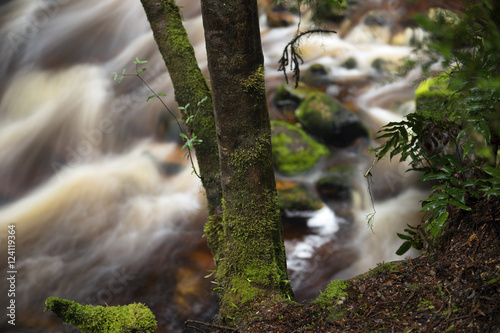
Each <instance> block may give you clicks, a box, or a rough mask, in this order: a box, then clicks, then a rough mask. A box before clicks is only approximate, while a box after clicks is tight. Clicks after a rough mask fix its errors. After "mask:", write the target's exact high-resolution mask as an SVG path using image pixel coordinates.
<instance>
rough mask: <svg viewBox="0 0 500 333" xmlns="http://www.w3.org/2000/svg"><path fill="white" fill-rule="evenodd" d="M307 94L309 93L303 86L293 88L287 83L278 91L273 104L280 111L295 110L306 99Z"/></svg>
mask: <svg viewBox="0 0 500 333" xmlns="http://www.w3.org/2000/svg"><path fill="white" fill-rule="evenodd" d="M307 94H308V91H307V89H304V88H303V84H301V85H299V86H298V87H297V88H293V87H292V86H291V85H290V84H288V83H286V82H285V83H282V84H281V85H280V86H279V87H278V89H276V92H275V93H274V96H273V98H272V102H273V104H274V105H275V106H276V107H277V108H278V109H280V110H283V109H285V110H295V109H296V108H297V107H298V106H299V105H300V103H302V101H303V100H304V99H305V98H306V96H307Z"/></svg>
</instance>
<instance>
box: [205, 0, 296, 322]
mask: <svg viewBox="0 0 500 333" xmlns="http://www.w3.org/2000/svg"><path fill="white" fill-rule="evenodd" d="M201 3H202V17H203V26H204V29H205V41H206V48H207V55H208V69H209V72H210V81H211V85H212V96H213V102H214V110H215V120H216V126H217V138H218V143H219V158H220V168H221V184H222V193H223V198H224V199H223V225H224V230H223V231H224V233H223V249H222V255H223V259H222V260H221V261H220V263H219V266H218V269H217V281H218V283H219V284H220V287H221V295H220V296H221V310H220V313H221V315H222V316H223V317H224V316H227V315H232V314H234V312H235V311H237V310H238V309H240V306H241V305H242V304H245V303H247V302H249V301H253V300H256V299H258V298H260V297H262V298H269V297H278V298H279V297H281V296H284V295H291V288H290V285H289V284H288V278H287V270H286V259H285V250H284V242H283V233H282V226H281V218H280V214H279V209H278V204H277V194H276V186H275V179H274V170H273V164H272V155H271V130H270V122H269V114H268V110H267V103H266V93H265V84H264V67H263V62H264V58H263V54H262V46H261V40H260V30H259V20H258V13H257V1H256V0H231V1H227V0H202V2H201Z"/></svg>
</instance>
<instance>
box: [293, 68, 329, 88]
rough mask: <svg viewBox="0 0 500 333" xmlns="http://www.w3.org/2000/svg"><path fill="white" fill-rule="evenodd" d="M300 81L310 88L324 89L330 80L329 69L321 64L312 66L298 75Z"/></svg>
mask: <svg viewBox="0 0 500 333" xmlns="http://www.w3.org/2000/svg"><path fill="white" fill-rule="evenodd" d="M300 81H302V82H304V83H305V84H307V85H309V86H312V87H324V86H326V85H327V84H329V83H330V82H331V81H332V80H331V79H330V70H329V68H327V67H325V66H324V65H322V64H313V65H311V66H310V67H309V68H307V69H306V70H304V71H302V72H301V73H300Z"/></svg>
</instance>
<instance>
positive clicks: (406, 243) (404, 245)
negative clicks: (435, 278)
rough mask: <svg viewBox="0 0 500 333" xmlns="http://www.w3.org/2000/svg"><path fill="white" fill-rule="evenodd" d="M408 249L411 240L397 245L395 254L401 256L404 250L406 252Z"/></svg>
mask: <svg viewBox="0 0 500 333" xmlns="http://www.w3.org/2000/svg"><path fill="white" fill-rule="evenodd" d="M409 249H411V242H409V241H406V242H404V243H403V244H401V246H400V247H399V249H398V250H397V251H396V254H397V255H398V256H402V255H403V254H405V253H406V252H408V250H409Z"/></svg>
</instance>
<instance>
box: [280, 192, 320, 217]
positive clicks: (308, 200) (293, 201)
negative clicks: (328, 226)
mask: <svg viewBox="0 0 500 333" xmlns="http://www.w3.org/2000/svg"><path fill="white" fill-rule="evenodd" d="M277 189H278V200H279V206H280V209H281V210H287V211H293V212H296V211H305V212H307V211H314V210H318V209H320V208H322V207H323V202H322V201H321V200H319V199H318V198H316V197H315V196H313V195H312V194H311V193H309V192H308V191H307V190H306V189H305V188H303V187H301V186H294V187H290V188H280V187H277Z"/></svg>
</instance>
